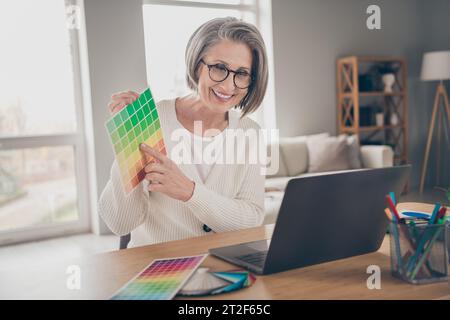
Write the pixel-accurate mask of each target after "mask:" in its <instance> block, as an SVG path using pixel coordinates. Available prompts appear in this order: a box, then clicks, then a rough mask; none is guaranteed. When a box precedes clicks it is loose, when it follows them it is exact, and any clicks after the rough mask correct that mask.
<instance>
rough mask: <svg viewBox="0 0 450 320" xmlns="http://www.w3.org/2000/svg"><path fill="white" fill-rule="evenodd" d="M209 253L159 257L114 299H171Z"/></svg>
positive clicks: (113, 298)
mask: <svg viewBox="0 0 450 320" xmlns="http://www.w3.org/2000/svg"><path fill="white" fill-rule="evenodd" d="M206 256H207V254H204V255H198V256H189V257H179V258H170V259H157V260H154V261H153V262H152V263H150V265H148V266H147V267H146V268H145V269H144V270H143V271H142V272H140V273H139V274H138V275H137V276H136V277H135V278H134V279H132V280H131V281H130V282H128V283H127V284H126V285H125V286H124V287H123V288H122V289H120V290H119V291H118V292H117V293H116V294H115V295H114V296H113V297H112V298H111V299H112V300H170V299H172V298H173V297H174V296H175V295H176V294H177V293H178V291H179V290H180V289H181V288H182V287H183V285H184V284H185V283H186V281H187V280H188V279H189V277H191V276H192V274H193V273H194V271H195V270H196V269H197V268H198V267H199V266H200V264H201V263H202V262H203V260H204V259H205V258H206Z"/></svg>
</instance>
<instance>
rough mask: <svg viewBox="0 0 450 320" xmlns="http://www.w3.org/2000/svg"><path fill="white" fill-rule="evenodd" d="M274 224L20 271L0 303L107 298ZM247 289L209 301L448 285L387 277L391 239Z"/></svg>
mask: <svg viewBox="0 0 450 320" xmlns="http://www.w3.org/2000/svg"><path fill="white" fill-rule="evenodd" d="M272 232H273V225H267V226H263V227H258V228H253V229H247V230H241V231H234V232H227V233H221V234H211V235H207V236H204V237H199V238H193V239H187V240H180V241H172V242H168V243H164V244H157V245H151V246H145V247H140V248H133V249H127V250H121V251H113V252H108V253H103V254H98V255H94V256H91V257H84V258H81V259H78V260H74V261H68V262H62V263H56V264H52V265H49V264H44V265H39V262H36V267H33V268H31V267H28V266H24V268H23V269H21V270H11V271H9V272H5V273H2V274H0V299H108V298H109V297H110V296H111V295H112V294H113V293H115V292H116V290H117V289H119V288H120V287H121V286H122V285H123V284H125V283H126V282H127V281H129V280H130V279H131V278H133V277H134V276H135V275H136V274H137V273H138V272H139V271H141V270H142V269H143V268H144V267H145V266H146V265H147V264H148V263H150V262H151V261H152V260H153V259H156V258H165V257H175V256H182V255H194V254H201V253H206V252H207V251H208V249H209V248H213V247H219V246H224V245H231V244H237V243H242V242H247V241H254V240H261V239H269V238H271V236H272ZM69 265H78V266H80V268H81V290H68V289H67V286H66V282H67V278H68V275H67V274H66V270H67V267H68V266H69ZM369 265H378V266H379V267H380V268H381V289H380V290H376V289H374V290H369V289H367V286H366V281H367V278H368V277H369V274H367V273H366V270H367V267H368V266H369ZM203 266H206V267H209V268H211V269H212V270H213V271H219V270H228V269H231V268H235V266H233V265H230V264H228V263H226V262H224V261H221V260H219V259H216V258H214V257H212V256H209V257H208V258H207V259H206V260H205V262H204V263H203ZM257 278H258V279H257V281H256V282H255V283H254V284H253V285H252V286H251V287H249V288H246V289H243V290H240V291H237V292H234V293H228V294H223V295H219V296H214V297H211V299H450V285H449V283H448V282H447V283H438V284H430V285H420V286H415V285H410V284H408V283H405V282H402V281H400V280H398V279H396V278H393V277H392V276H391V275H390V260H389V239H388V238H387V237H386V239H385V241H384V242H383V245H382V247H381V248H380V250H379V251H378V252H376V253H372V254H367V255H363V256H358V257H353V258H349V259H343V260H338V261H333V262H328V263H324V264H319V265H315V266H310V267H306V268H300V269H295V270H290V271H286V272H281V273H277V274H273V275H269V276H258V277H257Z"/></svg>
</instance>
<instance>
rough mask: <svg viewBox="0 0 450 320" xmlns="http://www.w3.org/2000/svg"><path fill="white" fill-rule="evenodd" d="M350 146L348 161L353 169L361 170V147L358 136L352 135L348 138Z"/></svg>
mask: <svg viewBox="0 0 450 320" xmlns="http://www.w3.org/2000/svg"><path fill="white" fill-rule="evenodd" d="M347 144H348V147H349V149H348V161H349V164H350V168H351V169H361V168H362V161H361V151H360V146H359V140H358V136H357V135H351V136H348V137H347Z"/></svg>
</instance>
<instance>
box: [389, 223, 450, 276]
mask: <svg viewBox="0 0 450 320" xmlns="http://www.w3.org/2000/svg"><path fill="white" fill-rule="evenodd" d="M389 234H390V249H391V273H392V275H393V276H395V277H397V278H400V279H402V280H405V281H407V282H409V283H413V284H423V283H432V282H440V281H447V280H448V253H447V228H446V225H445V224H433V225H428V224H417V225H413V224H411V223H394V222H391V223H390V224H389Z"/></svg>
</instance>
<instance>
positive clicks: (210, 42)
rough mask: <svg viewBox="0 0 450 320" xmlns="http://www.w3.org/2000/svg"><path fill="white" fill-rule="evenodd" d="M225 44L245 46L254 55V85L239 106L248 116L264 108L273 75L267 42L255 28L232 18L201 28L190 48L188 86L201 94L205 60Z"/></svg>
mask: <svg viewBox="0 0 450 320" xmlns="http://www.w3.org/2000/svg"><path fill="white" fill-rule="evenodd" d="M223 40H230V41H236V42H240V43H245V44H247V45H248V47H249V48H250V50H251V52H252V70H251V75H252V78H253V80H252V84H251V85H250V87H249V88H248V89H247V90H248V92H247V94H246V96H245V97H244V98H243V99H242V100H241V102H240V103H239V104H238V105H237V106H236V108H238V109H240V110H242V116H244V115H246V114H248V113H252V112H254V111H255V110H256V109H258V107H259V106H260V105H261V102H262V101H263V99H264V95H265V93H266V89H267V81H268V75H269V71H268V66H267V54H266V47H265V44H264V40H263V38H262V36H261V34H260V32H259V31H258V29H257V28H256V27H255V26H254V25H252V24H250V23H247V22H243V21H240V20H238V19H236V18H232V17H227V18H216V19H212V20H210V21H208V22H206V23H204V24H203V25H201V26H200V27H199V28H198V29H197V30H196V31H195V32H194V34H193V35H192V36H191V38H190V39H189V42H188V44H187V46H186V52H185V59H186V80H187V84H188V86H189V88H190V89H191V90H193V91H197V88H198V78H199V77H198V69H199V67H200V63H201V60H202V59H203V58H204V56H205V54H206V53H207V51H208V50H209V49H210V48H211V47H213V46H214V45H216V44H217V43H219V42H221V41H223Z"/></svg>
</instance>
